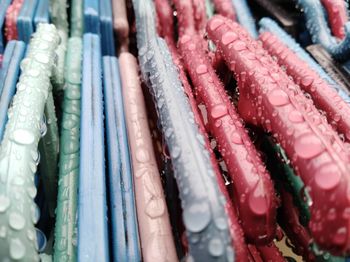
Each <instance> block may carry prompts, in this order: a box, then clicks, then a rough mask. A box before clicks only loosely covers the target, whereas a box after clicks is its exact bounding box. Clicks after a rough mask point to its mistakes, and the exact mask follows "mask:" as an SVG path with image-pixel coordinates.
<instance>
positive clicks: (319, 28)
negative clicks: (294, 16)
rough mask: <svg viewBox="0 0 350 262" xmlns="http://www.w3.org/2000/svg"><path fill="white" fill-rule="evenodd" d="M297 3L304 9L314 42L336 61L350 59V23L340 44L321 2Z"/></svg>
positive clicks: (306, 0) (303, 0)
mask: <svg viewBox="0 0 350 262" xmlns="http://www.w3.org/2000/svg"><path fill="white" fill-rule="evenodd" d="M297 3H298V5H299V6H300V8H302V9H303V13H304V16H305V19H306V27H307V29H308V31H309V33H310V35H311V39H312V42H313V43H318V44H321V45H322V46H323V47H324V48H325V49H326V50H327V51H328V52H329V53H330V54H331V55H332V56H334V57H335V58H336V59H339V60H346V59H348V58H349V57H350V23H349V22H347V23H346V24H345V27H344V31H345V36H344V38H343V39H342V40H341V41H340V42H338V41H337V39H336V38H335V37H333V36H332V34H331V31H330V29H329V27H328V24H327V20H326V17H325V14H324V11H323V6H322V5H321V2H320V0H298V1H297Z"/></svg>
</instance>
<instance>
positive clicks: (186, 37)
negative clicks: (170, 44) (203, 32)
mask: <svg viewBox="0 0 350 262" xmlns="http://www.w3.org/2000/svg"><path fill="white" fill-rule="evenodd" d="M190 40H191V37H190V36H189V35H184V36H183V37H181V40H180V42H181V43H182V44H185V43H187V42H188V41H190Z"/></svg>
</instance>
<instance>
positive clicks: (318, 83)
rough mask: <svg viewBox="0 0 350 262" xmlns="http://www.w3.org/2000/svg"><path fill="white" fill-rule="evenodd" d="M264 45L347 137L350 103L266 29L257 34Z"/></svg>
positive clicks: (333, 124) (349, 123)
mask: <svg viewBox="0 0 350 262" xmlns="http://www.w3.org/2000/svg"><path fill="white" fill-rule="evenodd" d="M259 39H260V40H261V41H262V43H263V46H264V48H265V49H266V50H267V51H268V52H269V54H270V55H271V56H274V57H276V58H277V63H278V64H279V65H280V66H284V67H285V69H286V72H287V74H288V75H290V76H291V77H292V78H293V80H294V82H295V83H296V84H298V85H299V86H300V87H301V88H302V89H303V90H304V91H305V92H307V93H308V94H310V95H311V97H312V99H313V101H314V102H315V106H316V107H317V108H318V109H321V110H323V111H324V112H325V113H326V114H327V118H328V122H329V123H330V124H331V125H332V126H333V127H334V128H335V129H337V130H338V132H339V133H340V134H344V135H345V137H346V139H347V140H350V106H349V104H347V103H346V102H345V101H344V100H343V99H342V98H341V97H340V96H339V95H338V93H337V92H336V90H335V89H333V88H332V87H331V86H330V85H329V84H328V82H327V81H325V80H323V79H322V78H321V77H320V76H319V74H318V73H317V72H316V71H314V70H313V69H311V68H310V66H309V65H308V63H306V62H305V61H303V60H302V59H300V58H299V57H298V56H297V55H296V54H295V53H294V52H293V51H292V50H291V49H289V48H288V46H286V45H285V44H283V42H281V41H280V40H279V39H278V38H277V37H276V36H275V35H273V34H272V33H270V32H264V33H262V34H261V35H260V36H259Z"/></svg>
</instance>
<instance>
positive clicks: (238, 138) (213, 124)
mask: <svg viewBox="0 0 350 262" xmlns="http://www.w3.org/2000/svg"><path fill="white" fill-rule="evenodd" d="M200 43H201V39H200V38H198V37H196V36H193V35H192V36H189V35H185V36H183V37H182V38H181V39H180V41H179V46H180V49H181V52H182V56H183V59H184V63H185V67H186V68H187V71H188V72H189V75H190V77H191V79H192V83H193V84H194V86H195V88H196V92H197V93H198V96H199V98H200V100H201V101H203V102H204V104H205V106H206V109H207V112H208V122H209V125H208V127H209V131H210V133H212V134H213V135H214V137H215V138H216V141H217V143H218V145H219V151H220V153H221V155H222V157H223V159H224V161H225V163H226V166H227V168H228V171H229V174H230V176H231V177H232V180H233V186H234V189H235V190H234V191H235V192H234V193H235V196H236V197H235V202H236V205H237V206H238V207H239V208H238V209H239V216H240V219H241V223H242V226H243V229H244V233H245V236H246V237H247V238H248V239H249V240H250V241H252V242H254V243H268V242H269V241H271V240H272V239H273V237H274V235H275V231H276V221H275V216H276V200H275V192H274V188H273V183H272V181H271V179H270V177H269V174H268V172H267V171H266V169H265V167H264V165H263V163H262V161H261V159H260V158H259V156H258V153H257V151H256V150H255V148H254V146H253V145H252V142H251V141H250V138H249V136H248V134H247V131H246V130H245V129H244V127H243V125H242V121H241V119H240V117H239V116H238V114H237V113H236V110H235V108H234V106H233V105H232V104H231V102H230V100H229V98H228V96H227V95H226V93H225V90H224V87H223V85H222V83H221V82H220V80H219V78H218V77H217V75H216V73H215V72H214V69H213V68H212V66H211V63H210V61H209V59H208V57H207V56H206V55H205V53H204V51H203V49H202V48H201V44H200Z"/></svg>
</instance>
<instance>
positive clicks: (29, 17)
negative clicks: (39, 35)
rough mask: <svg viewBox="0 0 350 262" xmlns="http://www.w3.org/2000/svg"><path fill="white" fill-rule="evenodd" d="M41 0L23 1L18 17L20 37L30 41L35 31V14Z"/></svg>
mask: <svg viewBox="0 0 350 262" xmlns="http://www.w3.org/2000/svg"><path fill="white" fill-rule="evenodd" d="M38 2H39V0H26V1H23V4H22V7H21V11H20V12H19V14H18V17H17V22H16V23H17V29H18V39H19V40H21V41H23V42H25V43H28V42H29V40H30V37H31V35H32V34H33V32H34V15H35V11H36V7H37V5H38Z"/></svg>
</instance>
